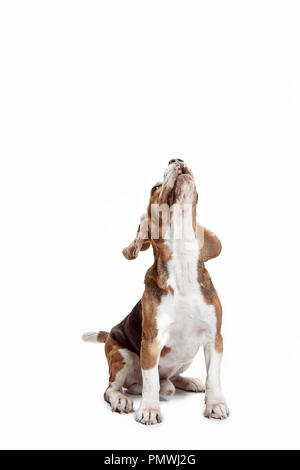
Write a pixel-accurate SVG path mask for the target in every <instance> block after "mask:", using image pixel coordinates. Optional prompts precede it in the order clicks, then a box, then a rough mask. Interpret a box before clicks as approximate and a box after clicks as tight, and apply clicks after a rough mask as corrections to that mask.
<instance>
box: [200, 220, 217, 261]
mask: <svg viewBox="0 0 300 470" xmlns="http://www.w3.org/2000/svg"><path fill="white" fill-rule="evenodd" d="M196 236H197V238H198V240H199V243H200V248H201V250H202V256H203V261H208V260H209V259H212V258H216V257H217V256H219V254H220V253H221V250H222V245H221V242H220V240H219V239H218V237H217V236H216V235H215V234H214V233H212V232H211V231H210V230H208V229H207V228H205V227H203V225H200V224H197V232H196Z"/></svg>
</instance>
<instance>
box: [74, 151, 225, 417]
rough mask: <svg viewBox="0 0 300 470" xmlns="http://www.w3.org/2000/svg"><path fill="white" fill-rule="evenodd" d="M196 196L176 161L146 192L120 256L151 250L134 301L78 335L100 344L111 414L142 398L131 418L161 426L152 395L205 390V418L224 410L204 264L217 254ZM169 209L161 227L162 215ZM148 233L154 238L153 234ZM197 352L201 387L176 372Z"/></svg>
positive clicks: (214, 308) (217, 325) (218, 317)
mask: <svg viewBox="0 0 300 470" xmlns="http://www.w3.org/2000/svg"><path fill="white" fill-rule="evenodd" d="M197 201H198V195H197V191H196V186H195V182H194V178H193V175H192V173H191V171H190V170H189V169H188V168H187V166H186V165H185V164H184V162H183V161H182V160H179V159H176V160H171V161H170V162H169V165H168V168H167V170H166V172H165V174H164V180H163V182H162V183H157V184H156V185H155V186H154V187H153V188H152V190H151V195H150V201H149V205H148V210H147V213H146V214H144V215H143V216H142V218H141V223H140V226H139V228H138V232H137V235H136V237H135V239H134V241H133V242H132V243H131V244H130V245H129V246H128V247H127V248H125V249H124V250H123V254H124V256H125V257H126V258H127V259H135V258H136V257H137V256H138V253H139V251H143V250H146V249H148V248H149V247H150V245H152V248H153V254H154V264H153V266H151V268H150V269H149V270H148V271H147V273H146V276H145V290H144V293H143V296H142V299H141V301H140V302H139V303H138V304H137V305H136V306H135V308H134V309H133V311H132V312H131V314H129V315H128V316H127V317H126V318H125V319H124V320H123V321H122V322H121V323H120V324H119V325H117V326H116V327H114V328H113V329H112V330H111V332H110V333H106V332H97V333H93V332H92V333H85V334H84V335H83V339H84V340H86V341H98V342H105V353H106V357H107V361H108V365H109V385H108V388H107V389H106V391H105V394H104V397H105V400H106V401H107V402H108V403H109V404H110V406H111V408H112V410H113V411H118V412H120V413H128V412H130V411H132V409H133V402H132V400H131V399H130V398H129V397H128V396H127V395H126V394H125V393H124V389H127V390H126V391H127V393H129V394H140V393H141V394H142V400H141V403H140V406H139V409H138V410H137V411H136V420H137V421H139V422H140V423H143V424H156V423H159V422H160V421H161V419H162V418H161V412H160V405H159V395H163V396H170V395H173V394H174V392H175V388H179V389H182V390H186V391H192V392H204V391H205V403H206V409H205V412H204V416H206V417H208V418H211V417H212V418H219V419H225V418H227V416H228V415H229V411H228V407H227V405H226V402H225V399H224V397H223V394H222V391H221V384H220V367H221V359H222V352H223V340H222V336H221V322H222V307H221V304H220V301H219V298H218V295H217V292H216V290H215V288H214V286H213V284H212V281H211V278H210V276H209V274H208V272H207V270H206V268H205V265H204V262H205V261H207V260H209V259H211V258H214V257H216V256H218V255H219V253H220V251H221V243H220V241H219V239H218V238H217V237H216V236H215V235H214V234H213V233H212V232H210V231H209V230H207V229H205V228H204V227H202V226H201V225H200V224H197V222H196V206H197ZM157 207H160V208H161V207H162V208H167V209H169V219H168V223H167V224H164V223H163V217H162V212H163V211H157V210H153V208H154V209H155V208H157ZM154 232H155V236H154ZM200 346H203V347H204V355H205V362H206V369H207V377H206V384H205V385H204V384H203V383H202V382H201V381H200V380H199V379H195V378H189V377H184V376H182V375H181V374H182V373H183V372H184V371H185V370H186V369H187V368H188V367H189V365H190V364H191V362H192V360H193V359H194V357H195V355H196V354H197V352H198V350H199V348H200Z"/></svg>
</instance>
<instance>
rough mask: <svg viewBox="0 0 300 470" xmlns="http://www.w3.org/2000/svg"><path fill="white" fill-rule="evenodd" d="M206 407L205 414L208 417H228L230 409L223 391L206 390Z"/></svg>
mask: <svg viewBox="0 0 300 470" xmlns="http://www.w3.org/2000/svg"><path fill="white" fill-rule="evenodd" d="M205 403H206V408H205V411H204V416H205V417H206V418H215V419H226V418H228V416H229V409H228V406H227V404H226V402H225V400H224V397H223V395H222V394H221V393H216V392H211V391H209V392H206V397H205Z"/></svg>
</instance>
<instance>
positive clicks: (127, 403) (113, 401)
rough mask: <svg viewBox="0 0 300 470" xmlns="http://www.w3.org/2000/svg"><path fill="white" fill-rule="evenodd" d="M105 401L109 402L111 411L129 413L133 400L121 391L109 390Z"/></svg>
mask: <svg viewBox="0 0 300 470" xmlns="http://www.w3.org/2000/svg"><path fill="white" fill-rule="evenodd" d="M106 401H108V403H109V404H110V406H111V410H112V411H117V412H118V413H130V412H131V411H132V410H133V401H132V400H131V398H129V397H126V396H125V395H124V394H123V393H121V392H111V393H110V394H109V396H107V395H106Z"/></svg>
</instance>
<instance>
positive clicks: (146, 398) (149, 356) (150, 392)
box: [136, 338, 162, 424]
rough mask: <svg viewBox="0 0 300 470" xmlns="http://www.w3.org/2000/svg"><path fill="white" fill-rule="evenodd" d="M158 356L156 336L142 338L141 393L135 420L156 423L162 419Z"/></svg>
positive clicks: (158, 348) (158, 349)
mask: <svg viewBox="0 0 300 470" xmlns="http://www.w3.org/2000/svg"><path fill="white" fill-rule="evenodd" d="M159 356H160V346H159V343H158V341H157V338H154V339H147V338H143V339H142V345H141V369H142V376H143V393H142V401H141V404H140V407H139V409H138V410H137V412H136V420H137V421H139V422H140V423H142V424H157V423H160V422H161V420H162V418H161V414H160V408H159V387H160V385H159V372H158V361H159Z"/></svg>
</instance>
